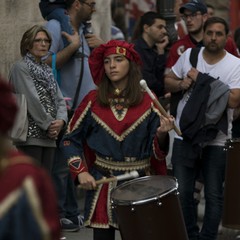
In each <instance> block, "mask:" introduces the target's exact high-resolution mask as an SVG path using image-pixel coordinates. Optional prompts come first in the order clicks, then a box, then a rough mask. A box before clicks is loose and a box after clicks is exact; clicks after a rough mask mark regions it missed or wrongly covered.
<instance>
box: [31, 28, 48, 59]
mask: <svg viewBox="0 0 240 240" xmlns="http://www.w3.org/2000/svg"><path fill="white" fill-rule="evenodd" d="M50 43H51V41H50V39H49V38H48V36H47V34H46V33H45V32H38V33H37V35H36V37H35V39H34V40H33V47H32V48H31V49H29V52H30V53H31V54H32V55H33V56H34V57H35V58H36V61H41V58H42V57H44V56H46V55H47V53H48V49H49V46H50Z"/></svg>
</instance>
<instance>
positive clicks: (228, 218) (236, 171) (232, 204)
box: [222, 139, 240, 229]
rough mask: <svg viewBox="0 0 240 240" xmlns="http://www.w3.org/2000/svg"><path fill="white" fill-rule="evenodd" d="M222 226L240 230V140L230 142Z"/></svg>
mask: <svg viewBox="0 0 240 240" xmlns="http://www.w3.org/2000/svg"><path fill="white" fill-rule="evenodd" d="M226 150H227V162H226V172H225V186H224V207H223V219H222V225H223V226H224V227H227V228H232V229H240V191H239V185H238V184H239V182H240V139H232V140H228V141H227V144H226Z"/></svg>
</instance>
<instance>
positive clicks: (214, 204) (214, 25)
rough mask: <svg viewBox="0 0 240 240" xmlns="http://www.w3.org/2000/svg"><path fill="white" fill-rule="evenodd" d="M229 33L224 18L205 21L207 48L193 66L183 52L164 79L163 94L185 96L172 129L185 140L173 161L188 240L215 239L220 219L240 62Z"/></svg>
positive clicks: (177, 141)
mask: <svg viewBox="0 0 240 240" xmlns="http://www.w3.org/2000/svg"><path fill="white" fill-rule="evenodd" d="M197 13H198V12H197ZM199 14H201V13H200V12H199ZM228 32H229V28H228V25H227V23H226V21H225V20H223V19H222V18H218V17H212V18H209V19H207V20H206V22H205V23H204V26H203V44H204V46H205V47H202V48H201V49H200V50H199V53H198V56H195V57H196V58H197V64H196V67H193V66H192V65H191V62H190V58H191V57H190V56H191V54H190V53H191V52H192V49H187V50H186V51H185V52H184V53H183V54H182V55H181V57H180V58H179V59H178V61H177V62H176V64H175V65H174V66H173V67H172V69H171V71H170V72H169V73H168V74H167V75H166V78H165V86H166V90H168V91H170V92H171V93H176V92H182V93H183V94H182V98H181V99H180V101H179V102H178V104H177V109H176V125H177V126H178V127H180V129H181V131H182V133H183V135H182V137H179V136H177V135H176V136H175V137H174V143H173V153H172V159H171V161H172V164H173V174H174V176H175V177H176V178H177V179H178V183H179V188H178V190H179V193H180V195H179V196H180V201H181V205H182V210H183V215H184V220H185V224H186V228H187V232H188V237H189V240H197V239H198V240H214V239H217V233H218V226H219V223H220V221H221V217H222V210H223V209H222V208H223V183H224V175H225V164H226V152H225V151H224V147H225V142H226V139H228V138H231V127H232V117H233V108H236V107H238V106H239V102H240V59H239V58H237V57H235V56H233V55H232V54H230V53H228V52H227V51H226V50H225V49H224V47H225V45H226V42H227V35H228ZM229 63H230V64H229ZM199 167H200V168H201V169H202V173H203V180H204V196H205V213H204V218H203V226H202V228H201V230H199V227H198V226H197V217H196V212H195V209H196V206H195V202H194V188H195V180H196V178H197V177H198V169H199Z"/></svg>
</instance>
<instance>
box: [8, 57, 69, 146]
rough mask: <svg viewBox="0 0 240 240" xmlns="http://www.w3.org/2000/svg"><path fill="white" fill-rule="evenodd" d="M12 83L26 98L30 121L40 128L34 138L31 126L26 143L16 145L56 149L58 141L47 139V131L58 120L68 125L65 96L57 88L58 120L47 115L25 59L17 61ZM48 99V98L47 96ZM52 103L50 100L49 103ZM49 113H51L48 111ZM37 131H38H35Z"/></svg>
mask: <svg viewBox="0 0 240 240" xmlns="http://www.w3.org/2000/svg"><path fill="white" fill-rule="evenodd" d="M9 79H10V82H11V83H12V84H13V87H14V90H15V92H16V93H22V94H24V95H25V96H26V100H27V109H28V120H29V121H30V122H32V123H33V124H34V126H35V128H39V133H40V134H39V135H38V136H37V137H36V136H32V135H31V132H32V131H33V129H32V127H31V126H32V125H31V124H29V128H28V136H27V140H26V142H21V143H20V142H19V143H15V145H17V146H27V145H35V146H42V147H56V141H55V140H53V139H50V138H48V137H47V134H46V133H47V129H48V127H49V125H50V124H51V122H52V121H53V120H56V119H61V120H63V121H64V122H65V123H67V120H68V118H67V108H66V103H65V100H64V99H63V95H62V93H61V91H60V89H59V87H58V86H57V94H56V100H57V104H56V105H57V107H56V108H57V109H53V111H55V112H56V118H55V119H54V118H53V117H52V116H51V114H49V113H47V111H46V110H45V108H44V106H43V104H42V103H41V101H40V100H41V99H40V96H39V94H38V92H37V90H36V87H35V84H34V81H33V79H32V77H31V75H30V73H29V69H28V67H27V64H26V63H25V62H24V61H23V59H21V60H19V61H17V62H16V63H15V64H14V65H13V67H12V69H11V71H10V75H9ZM45 97H47V96H45ZM50 101H52V100H50V99H49V102H50ZM48 112H49V111H48ZM35 130H36V129H35Z"/></svg>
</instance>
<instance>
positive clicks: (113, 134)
mask: <svg viewBox="0 0 240 240" xmlns="http://www.w3.org/2000/svg"><path fill="white" fill-rule="evenodd" d="M150 113H151V109H148V110H147V111H146V112H145V113H144V114H143V115H141V117H140V118H138V119H137V121H136V122H135V123H133V124H132V125H131V126H130V127H129V128H128V129H126V131H124V132H123V133H122V134H121V135H118V134H116V133H115V132H114V131H113V129H111V128H110V127H109V126H108V125H107V124H106V123H105V122H104V121H102V119H100V118H99V117H98V116H97V115H96V114H94V113H92V117H93V118H94V119H95V121H96V122H97V123H98V124H100V125H101V126H102V127H103V128H104V129H105V130H106V131H107V132H108V133H109V134H110V135H111V136H112V137H114V138H115V139H116V140H117V141H123V140H124V139H125V138H126V137H127V136H128V135H129V134H130V133H131V132H132V131H134V130H135V129H136V127H137V126H139V125H140V124H141V123H142V122H143V121H144V119H146V118H147V117H148V115H149V114H150Z"/></svg>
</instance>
